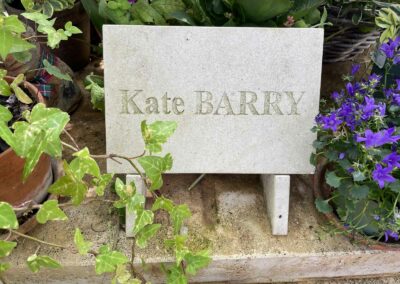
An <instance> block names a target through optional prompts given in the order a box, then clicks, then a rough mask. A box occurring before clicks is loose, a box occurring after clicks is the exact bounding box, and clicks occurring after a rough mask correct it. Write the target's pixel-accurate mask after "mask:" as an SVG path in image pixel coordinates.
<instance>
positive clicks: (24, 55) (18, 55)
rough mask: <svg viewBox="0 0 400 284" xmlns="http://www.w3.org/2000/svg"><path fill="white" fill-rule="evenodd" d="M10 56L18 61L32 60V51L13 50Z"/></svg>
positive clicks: (26, 61)
mask: <svg viewBox="0 0 400 284" xmlns="http://www.w3.org/2000/svg"><path fill="white" fill-rule="evenodd" d="M12 56H13V57H14V58H15V60H17V61H18V62H20V63H28V62H29V61H31V60H32V53H31V52H29V51H22V52H15V53H13V54H12Z"/></svg>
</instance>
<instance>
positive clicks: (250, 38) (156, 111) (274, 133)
mask: <svg viewBox="0 0 400 284" xmlns="http://www.w3.org/2000/svg"><path fill="white" fill-rule="evenodd" d="M103 31H104V61H105V92H106V134H107V153H117V154H121V155H126V156H135V155H138V154H140V153H141V151H142V149H143V146H144V144H143V141H142V139H141V134H140V122H141V121H142V120H148V122H149V123H151V122H153V121H156V120H174V121H177V123H178V128H177V130H176V132H175V134H174V135H173V136H172V138H171V139H169V141H168V143H166V144H165V146H164V150H165V152H166V153H168V152H170V153H171V154H172V156H173V158H174V165H173V168H172V170H171V171H170V173H231V174H245V173H246V174H261V175H262V183H263V185H264V192H265V195H266V199H267V200H268V202H267V207H268V211H269V217H270V218H271V224H272V230H273V233H274V234H286V233H287V222H288V203H289V198H288V197H289V184H290V177H289V176H288V175H289V174H309V173H313V171H314V168H313V166H312V165H311V164H310V163H309V156H310V153H311V152H312V151H313V149H312V145H311V144H312V142H313V140H314V139H315V138H316V137H315V134H313V133H311V132H310V129H311V127H312V126H313V122H314V117H315V115H316V114H317V113H318V105H319V93H320V80H321V65H322V46H323V30H322V29H298V28H228V27H222V28H216V27H157V26H115V25H112V26H105V27H104V29H103ZM121 137H129V139H122V138H121ZM107 166H108V171H110V172H115V173H126V174H131V173H132V169H131V167H130V165H129V164H128V163H125V162H122V164H118V163H116V162H114V161H112V160H110V161H108V164H107ZM128 178H129V179H133V178H136V177H128Z"/></svg>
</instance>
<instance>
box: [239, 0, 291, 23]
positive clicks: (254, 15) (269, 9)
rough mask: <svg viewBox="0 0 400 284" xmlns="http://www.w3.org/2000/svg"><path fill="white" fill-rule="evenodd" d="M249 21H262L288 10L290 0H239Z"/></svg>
mask: <svg viewBox="0 0 400 284" xmlns="http://www.w3.org/2000/svg"><path fill="white" fill-rule="evenodd" d="M237 3H238V5H239V6H240V7H241V9H242V10H243V12H244V14H245V16H246V19H247V21H248V22H250V21H251V22H254V23H260V22H264V21H267V20H269V19H272V18H273V17H276V16H278V15H280V14H283V13H285V12H288V11H289V9H290V8H291V7H292V2H291V1H290V0H279V1H275V0H237Z"/></svg>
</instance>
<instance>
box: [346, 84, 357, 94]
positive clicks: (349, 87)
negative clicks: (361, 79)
mask: <svg viewBox="0 0 400 284" xmlns="http://www.w3.org/2000/svg"><path fill="white" fill-rule="evenodd" d="M359 89H360V84H358V83H355V84H354V85H353V84H351V83H350V82H349V83H347V84H346V91H347V93H348V94H349V96H354V94H355V93H356V92H357V91H358V90H359Z"/></svg>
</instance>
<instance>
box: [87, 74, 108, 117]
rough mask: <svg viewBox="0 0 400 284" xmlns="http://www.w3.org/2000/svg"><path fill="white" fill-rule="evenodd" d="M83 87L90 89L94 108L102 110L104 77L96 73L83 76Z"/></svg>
mask: <svg viewBox="0 0 400 284" xmlns="http://www.w3.org/2000/svg"><path fill="white" fill-rule="evenodd" d="M85 86H86V87H85V89H87V90H90V100H91V103H92V106H93V108H94V109H97V110H100V111H104V79H103V77H101V76H97V75H93V74H91V75H88V76H86V78H85Z"/></svg>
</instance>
